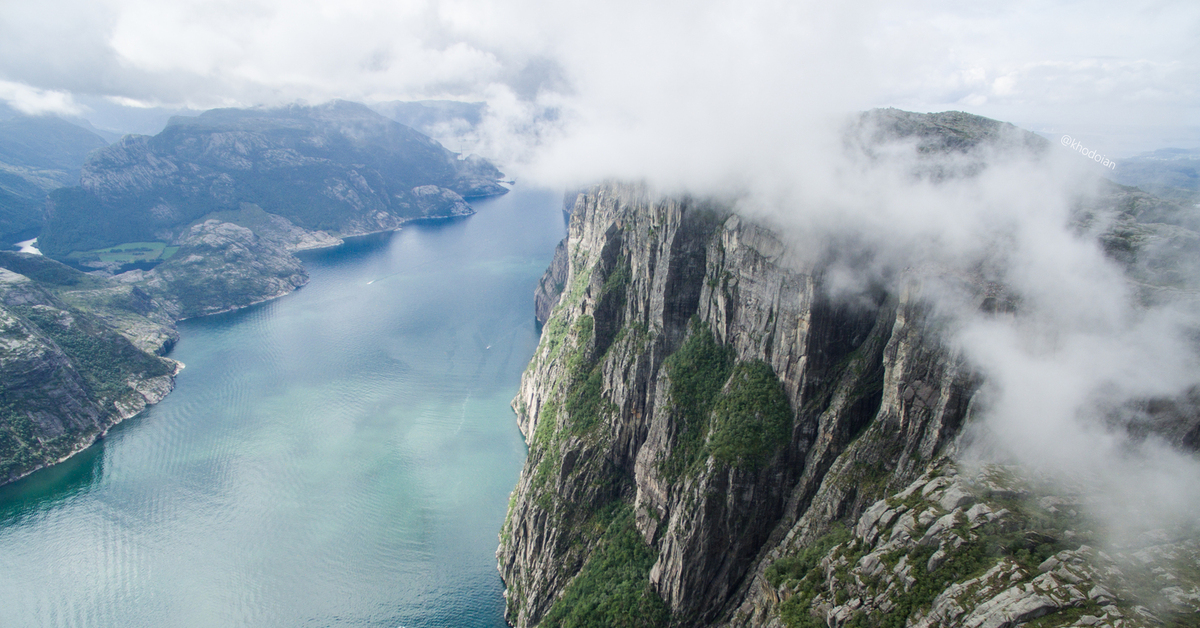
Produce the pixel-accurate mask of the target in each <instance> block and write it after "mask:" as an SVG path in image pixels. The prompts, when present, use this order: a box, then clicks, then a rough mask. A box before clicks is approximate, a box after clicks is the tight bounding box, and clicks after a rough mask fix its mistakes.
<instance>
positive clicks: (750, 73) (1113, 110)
mask: <svg viewBox="0 0 1200 628" xmlns="http://www.w3.org/2000/svg"><path fill="white" fill-rule="evenodd" d="M842 4H843V3H838V2H829V1H828V0H826V1H822V2H809V1H806V0H799V1H796V0H788V1H781V2H775V1H770V0H768V1H753V0H750V1H747V0H738V1H735V2H713V1H708V0H687V1H675V0H660V1H656V2H627V1H624V0H608V1H606V2H593V3H574V2H563V1H544V0H509V1H499V2H497V1H492V2H489V1H486V0H448V1H441V2H439V1H436V0H434V1H423V0H388V1H379V0H287V1H284V0H236V1H235V0H215V1H214V0H43V1H40V2H30V1H28V0H3V1H2V3H0V7H2V9H0V98H3V99H5V100H7V101H9V102H10V104H12V105H13V106H15V107H17V108H19V109H21V110H24V111H27V112H31V111H57V112H70V113H77V114H82V115H84V116H85V117H87V116H88V115H89V113H92V114H94V113H95V111H93V110H94V109H96V103H101V102H114V103H118V104H129V105H158V106H187V107H192V108H200V109H206V108H210V107H215V106H249V105H259V104H282V103H288V102H294V101H297V100H304V101H307V102H310V103H316V102H321V101H325V100H328V99H332V98H345V99H350V100H359V101H366V102H371V101H387V100H397V99H405V100H407V99H425V98H451V99H460V100H488V101H489V102H494V103H501V104H503V105H504V106H505V107H506V112H507V113H506V114H505V115H507V116H508V120H509V122H510V123H512V124H513V125H515V126H514V128H518V129H519V128H521V126H522V123H521V120H520V118H521V117H522V116H531V117H532V116H536V115H538V114H539V113H544V112H545V111H546V110H547V108H554V109H556V110H557V111H558V112H559V115H560V116H561V120H560V121H565V122H562V123H563V124H568V125H569V124H575V125H578V126H577V127H575V128H585V129H587V128H590V129H594V128H595V127H594V126H591V124H592V123H594V122H602V123H603V124H602V125H601V126H608V125H609V124H617V125H618V126H621V125H631V126H632V127H639V126H642V125H645V126H658V125H661V124H676V125H682V124H685V123H686V124H694V125H700V126H704V125H710V124H713V125H719V124H727V123H729V121H730V120H731V119H732V118H735V117H739V116H752V117H753V116H757V117H760V118H763V117H766V118H768V119H758V120H754V123H755V124H757V125H759V127H761V126H763V125H766V124H770V123H774V122H778V121H779V120H778V118H779V117H781V116H787V115H789V113H788V112H796V113H798V114H803V115H814V114H816V113H818V112H822V111H838V110H853V109H863V108H870V107H878V106H896V107H900V108H905V109H910V110H918V111H934V110H946V109H958V110H965V111H969V112H972V113H977V114H981V115H986V116H990V117H995V118H1000V119H1004V120H1008V121H1011V122H1014V123H1016V124H1018V125H1021V126H1023V127H1025V128H1029V129H1033V130H1037V131H1042V132H1046V133H1069V134H1072V135H1075V136H1077V137H1079V138H1081V139H1085V140H1087V141H1090V142H1092V143H1093V144H1096V146H1095V148H1097V149H1099V150H1105V151H1109V152H1112V153H1114V154H1115V153H1118V152H1130V151H1136V150H1144V149H1146V148H1154V147H1159V146H1165V145H1177V146H1186V147H1195V146H1200V130H1198V129H1200V93H1198V89H1197V88H1198V84H1200V78H1198V77H1200V2H1195V1H1194V0H1183V1H1178V2H1172V1H1161V2H1159V1H1137V0H1133V1H1130V0H1119V1H1104V0H1100V1H1092V0H1089V1H1086V2H1085V1H1078V2H1075V1H1059V2H1028V1H1023V0H1015V1H1013V0H1010V1H1006V2H1002V3H999V2H978V1H975V2H973V1H970V0H967V1H963V0H947V1H941V0H926V1H916V2H912V1H909V2H896V1H887V2H873V1H867V2H856V3H852V4H853V6H852V7H847V6H842ZM89 103H91V104H90V105H89Z"/></svg>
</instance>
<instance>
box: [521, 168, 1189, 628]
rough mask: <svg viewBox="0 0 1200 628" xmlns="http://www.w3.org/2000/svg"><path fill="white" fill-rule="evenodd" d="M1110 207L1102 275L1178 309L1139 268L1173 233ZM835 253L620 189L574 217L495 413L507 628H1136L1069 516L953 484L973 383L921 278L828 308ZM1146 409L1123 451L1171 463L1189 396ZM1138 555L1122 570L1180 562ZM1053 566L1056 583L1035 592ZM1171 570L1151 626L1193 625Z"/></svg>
mask: <svg viewBox="0 0 1200 628" xmlns="http://www.w3.org/2000/svg"><path fill="white" fill-rule="evenodd" d="M1115 193H1119V194H1118V195H1117V196H1118V197H1119V198H1117V197H1114V199H1110V201H1111V202H1107V205H1106V204H1105V203H1101V204H1100V207H1099V208H1098V209H1096V210H1095V211H1096V212H1099V213H1105V212H1107V213H1108V214H1109V215H1108V216H1107V218H1105V219H1104V220H1103V221H1100V222H1102V224H1104V225H1108V227H1107V230H1106V231H1104V232H1103V233H1098V234H1097V236H1098V237H1100V238H1101V240H1102V241H1103V242H1105V243H1106V244H1105V246H1106V247H1107V248H1108V249H1109V250H1110V254H1112V255H1114V257H1116V258H1117V259H1119V260H1122V261H1124V262H1125V263H1126V266H1127V268H1128V270H1129V272H1130V276H1131V277H1133V278H1134V279H1135V281H1136V282H1138V283H1136V285H1138V286H1141V287H1142V288H1143V289H1145V290H1149V291H1150V293H1148V294H1150V296H1147V297H1146V298H1147V299H1150V298H1152V296H1153V291H1154V290H1161V289H1166V288H1165V287H1164V286H1166V287H1172V289H1173V290H1175V293H1176V294H1178V291H1179V290H1180V289H1181V288H1180V287H1178V286H1180V285H1182V286H1183V287H1184V288H1187V287H1188V286H1190V284H1188V283H1186V280H1185V279H1179V278H1178V277H1176V275H1178V272H1176V270H1173V268H1174V267H1171V268H1168V267H1164V266H1163V265H1162V264H1158V263H1156V262H1155V260H1156V259H1159V258H1158V257H1155V256H1156V255H1160V254H1161V251H1160V250H1159V248H1158V247H1161V246H1163V245H1164V243H1166V245H1170V246H1173V247H1174V249H1171V250H1175V249H1178V248H1179V246H1184V247H1186V246H1190V243H1191V239H1190V236H1189V235H1188V234H1190V233H1191V232H1190V231H1187V230H1186V229H1183V228H1182V227H1179V226H1177V225H1171V224H1166V223H1155V224H1150V223H1140V222H1138V221H1137V220H1136V219H1135V218H1136V216H1135V214H1138V213H1139V212H1141V213H1146V212H1150V213H1153V212H1152V211H1151V209H1153V208H1154V207H1158V206H1157V205H1155V204H1153V203H1145V202H1143V203H1141V204H1140V205H1139V203H1138V201H1137V199H1138V198H1140V196H1138V194H1139V193H1138V192H1137V191H1136V190H1130V189H1119V190H1115ZM1138 207H1141V209H1140V210H1139V209H1138ZM1160 209H1161V208H1160ZM1114 212H1116V213H1115V214H1114ZM1160 213H1161V212H1160ZM1088 215H1089V214H1088V213H1087V212H1082V213H1081V215H1080V217H1079V221H1080V225H1081V226H1080V228H1081V229H1087V228H1088V227H1087V224H1088V219H1087V216H1088ZM1114 217H1115V218H1114ZM1093 218H1095V216H1093ZM1098 224H1099V223H1098ZM1181 229H1182V231H1180V230H1181ZM1160 232H1161V233H1167V234H1168V235H1169V236H1171V237H1170V238H1166V237H1157V236H1154V234H1158V233H1160ZM1131 234H1132V235H1131ZM1146 234H1151V235H1149V236H1147V235H1146ZM1172 238H1173V239H1172ZM1175 241H1181V242H1183V244H1182V245H1178V246H1176V245H1175V244H1173V242H1175ZM831 250H832V249H831ZM833 254H836V253H831V252H822V251H816V252H812V251H796V250H795V249H794V248H792V247H789V246H787V245H785V243H784V242H782V241H781V240H780V239H779V237H778V236H777V235H776V233H775V232H774V231H772V230H770V229H767V228H764V227H763V226H760V225H757V224H753V223H751V222H748V221H746V220H745V219H744V218H742V217H739V216H737V215H735V214H732V213H730V212H729V211H727V210H725V209H723V208H722V207H720V206H718V205H713V204H709V203H705V202H700V201H696V200H687V199H685V200H679V199H666V198H658V197H654V196H651V195H650V194H649V193H648V192H647V190H646V189H644V188H641V187H639V186H636V185H623V184H606V185H601V186H598V187H595V188H592V189H591V190H589V191H587V192H586V193H583V194H581V195H580V196H579V197H578V199H577V202H576V204H575V206H574V208H573V212H572V218H571V223H570V230H569V235H568V237H567V239H566V240H565V241H564V243H563V244H562V245H561V246H560V247H559V249H558V250H557V251H556V253H555V258H554V262H553V263H552V265H551V267H550V269H548V270H547V273H546V275H545V276H544V277H543V280H542V282H541V284H540V285H539V287H538V289H537V294H536V306H537V316H538V318H539V320H542V321H544V328H543V333H542V340H541V343H540V345H539V347H538V349H537V350H536V352H535V355H534V357H533V360H532V361H531V363H530V365H529V367H528V369H527V370H526V372H525V374H524V376H523V378H522V383H521V388H520V392H519V393H518V395H517V397H516V399H514V401H513V407H514V409H515V410H516V412H517V417H518V422H519V425H520V428H521V430H522V432H523V433H524V435H525V437H526V440H527V442H528V444H529V457H528V459H527V461H526V464H525V468H524V469H523V471H522V474H521V478H520V481H519V483H518V485H517V487H516V489H515V490H514V492H513V495H512V499H511V504H510V509H509V513H508V519H507V521H506V522H505V525H504V528H503V531H502V533H501V543H500V548H499V550H498V552H497V558H498V561H499V568H500V571H501V574H502V576H503V578H504V581H505V583H506V587H507V589H506V596H507V618H508V621H509V622H510V623H512V624H513V625H515V626H535V625H541V626H576V625H635V626H662V625H675V626H717V625H736V626H783V625H787V626H826V625H829V626H842V625H863V626H867V625H871V626H874V625H880V626H882V625H888V626H891V625H897V626H903V625H905V622H909V621H910V622H916V623H910V625H922V626H926V625H928V626H934V625H969V626H978V625H990V626H997V627H999V626H1011V625H1016V624H1019V623H1023V622H1026V621H1030V620H1032V619H1035V618H1038V617H1042V616H1046V615H1049V616H1051V617H1047V618H1046V619H1045V620H1044V621H1043V623H1044V624H1045V625H1048V626H1049V625H1053V626H1058V625H1062V626H1066V625H1074V624H1073V622H1075V621H1076V620H1077V619H1079V618H1080V617H1084V616H1087V617H1091V618H1094V619H1095V620H1096V621H1101V619H1105V618H1106V620H1108V621H1117V620H1118V619H1122V621H1125V622H1126V623H1128V624H1129V625H1140V624H1139V622H1145V621H1151V620H1150V619H1147V617H1151V616H1153V613H1151V611H1146V613H1151V614H1149V615H1148V614H1145V613H1142V612H1141V611H1138V610H1136V609H1137V608H1142V607H1141V606H1139V602H1137V600H1142V599H1147V598H1146V596H1145V595H1143V594H1140V593H1137V592H1136V591H1135V589H1137V586H1140V585H1134V584H1130V583H1129V582H1125V581H1123V580H1121V579H1120V578H1118V577H1116V576H1113V573H1114V572H1113V569H1117V568H1116V566H1115V565H1116V563H1114V562H1113V559H1112V557H1110V556H1108V555H1106V554H1103V552H1099V553H1098V552H1097V551H1095V550H1092V549H1090V548H1091V547H1094V546H1095V545H1096V544H1097V543H1098V542H1099V540H1098V538H1099V537H1098V535H1097V533H1096V532H1095V528H1094V525H1092V524H1089V523H1088V522H1085V521H1078V520H1072V519H1070V518H1069V517H1068V518H1065V519H1064V518H1062V517H1065V515H1062V514H1061V513H1060V515H1055V514H1054V513H1056V512H1059V510H1061V511H1062V512H1063V513H1065V512H1066V511H1067V510H1068V509H1067V508H1059V509H1058V510H1056V509H1055V508H1054V504H1059V505H1060V506H1061V505H1062V504H1063V503H1073V502H1071V501H1070V498H1068V499H1067V500H1066V501H1063V499H1064V498H1063V497H1062V496H1061V495H1056V494H1054V493H1052V492H1047V490H1048V489H1045V487H1042V488H1041V489H1037V490H1034V489H1030V488H1028V487H1021V488H1013V487H1011V486H1008V487H1005V486H1003V484H1004V482H1002V481H1000V480H998V479H997V478H999V477H1001V476H1003V477H1006V478H1010V479H1011V478H1012V477H1014V476H1013V472H1012V471H1011V470H1009V471H1005V470H995V469H992V470H983V471H978V472H976V471H972V472H971V473H972V474H973V475H971V474H965V473H964V475H963V476H962V477H961V478H957V476H958V470H957V468H956V467H955V465H954V463H953V462H952V460H953V459H954V457H955V452H956V450H957V447H958V444H957V439H958V436H959V435H960V434H961V433H962V430H961V427H962V426H963V425H964V423H965V422H966V421H968V420H969V418H970V408H971V407H972V400H973V398H974V395H975V392H976V391H977V390H978V389H979V388H980V385H981V381H980V378H979V377H978V376H977V375H976V374H975V373H974V372H972V370H971V369H970V368H969V367H968V366H967V364H966V363H965V361H964V360H963V359H962V358H961V357H960V356H959V355H957V354H956V353H955V351H953V350H952V349H951V348H950V347H949V345H948V344H947V339H946V337H945V336H944V334H945V333H946V332H945V330H946V329H947V324H946V321H943V320H940V319H939V318H938V316H937V314H936V310H935V309H934V307H933V306H932V305H931V302H930V301H929V300H928V299H926V298H925V297H924V296H923V295H924V294H925V292H924V290H925V288H923V285H922V279H920V278H919V277H918V276H916V275H911V276H902V277H900V278H899V279H898V280H897V281H895V282H892V283H891V284H890V285H891V286H892V287H891V288H890V289H885V288H884V287H878V288H874V289H868V290H866V291H865V292H864V293H862V294H858V295H856V296H854V297H853V298H846V297H839V298H835V297H833V296H831V295H830V290H829V289H828V285H829V282H830V281H831V279H830V277H829V273H828V269H829V268H830V264H831V262H830V259H828V256H829V255H833ZM922 272H923V273H925V274H924V275H922V276H923V277H924V278H925V279H924V280H926V281H927V280H929V278H930V277H931V275H930V274H929V273H931V272H935V271H931V270H930V269H923V270H922ZM936 278H937V281H938V282H940V283H941V284H942V285H943V287H944V286H945V285H946V284H948V283H954V284H955V285H957V288H958V289H957V292H958V293H960V294H961V295H965V297H966V298H967V300H968V303H967V307H973V308H974V309H976V310H978V312H979V313H978V316H980V317H989V316H1010V315H1011V312H1012V308H1013V307H1014V303H1015V300H1014V298H1013V297H1012V296H1011V295H1009V294H1008V293H1007V292H1006V291H1005V289H1004V288H1003V286H1000V285H998V284H996V283H994V282H991V281H987V280H985V279H984V277H983V276H981V275H977V274H974V273H972V272H962V271H956V272H951V271H944V272H941V273H938V274H937V277H936ZM1148 278H1149V279H1153V280H1154V281H1156V282H1158V283H1154V284H1151V283H1147V279H1148ZM897 286H898V287H897ZM972 300H973V303H972V302H971V301H972ZM1148 408H1149V409H1148V410H1147V411H1146V416H1147V417H1150V418H1148V419H1147V420H1146V423H1145V424H1137V425H1130V426H1129V429H1130V431H1131V432H1133V433H1136V432H1138V431H1139V430H1141V431H1142V432H1143V433H1145V432H1148V431H1153V432H1155V433H1156V434H1157V435H1158V436H1159V437H1161V438H1164V439H1166V440H1169V441H1171V442H1173V443H1175V444H1177V445H1182V446H1191V445H1189V443H1191V442H1192V441H1193V440H1194V439H1195V432H1196V429H1197V428H1196V421H1197V419H1196V416H1197V414H1198V413H1196V412H1195V411H1194V406H1193V404H1192V401H1190V398H1189V399H1178V400H1157V401H1150V402H1148ZM1189 439H1190V440H1189ZM947 478H950V479H947ZM956 478H957V479H956ZM1039 490H1040V491H1041V492H1039ZM914 495H917V496H918V497H919V499H918V497H914ZM920 500H924V501H920ZM1047 500H1049V501H1047ZM1055 500H1058V501H1055ZM918 502H920V503H918ZM972 506H977V507H976V508H974V509H973V510H972ZM1070 512H1071V517H1075V516H1076V512H1075V510H1070ZM905 513H908V514H907V515H905ZM901 515H904V517H902V516H901ZM905 517H907V518H905ZM909 519H911V521H909ZM939 522H940V523H939ZM897 526H900V527H897ZM939 526H940V527H939ZM1089 526H1090V527H1089ZM1030 535H1032V536H1030ZM1038 535H1041V536H1038ZM1184 538H1186V537H1184ZM1155 543H1157V544H1155ZM1155 543H1149V542H1148V543H1146V544H1143V546H1141V547H1139V548H1133V549H1131V550H1129V551H1130V555H1133V554H1136V553H1138V552H1141V554H1139V555H1155V556H1158V555H1162V556H1183V555H1187V556H1191V555H1193V554H1194V551H1195V547H1194V545H1195V544H1194V542H1191V541H1188V542H1182V543H1183V545H1179V546H1178V547H1176V546H1174V545H1171V543H1166V544H1165V545H1164V544H1163V542H1155ZM1147 552H1150V554H1147ZM1155 552H1157V554H1155ZM1188 552H1191V553H1188ZM902 556H903V557H907V558H905V559H904V560H903V561H902V562H900V563H898V562H897V561H899V560H900V558H901V557H902ZM1054 556H1057V557H1058V558H1057V560H1058V561H1059V562H1060V563H1063V564H1069V565H1070V567H1069V568H1064V569H1066V571H1065V572H1064V573H1061V574H1057V575H1053V574H1052V575H1047V573H1048V572H1049V571H1051V570H1053V567H1054V566H1053V565H1051V564H1050V563H1045V564H1046V565H1049V566H1048V567H1046V568H1044V569H1040V567H1041V566H1043V563H1044V562H1045V561H1047V560H1049V559H1050V558H1052V557H1054ZM617 557H623V559H620V560H618V558H617ZM1035 558H1036V560H1035ZM1171 560H1175V559H1173V558H1172V559H1171ZM918 562H919V563H920V564H919V565H917V563H918ZM1184 562H1186V561H1184ZM618 565H623V567H622V568H618V567H617V566H618ZM878 565H885V566H886V573H885V569H884V567H880V566H878ZM814 570H815V571H814ZM988 570H991V571H988ZM1117 570H1118V571H1119V569H1117ZM984 571H987V574H988V575H987V576H986V577H984V575H981V574H983V572H984ZM1194 571H1195V570H1194V569H1190V568H1187V567H1186V566H1185V567H1183V568H1181V570H1180V573H1179V575H1178V576H1176V575H1171V577H1172V578H1178V581H1179V582H1183V583H1187V584H1186V586H1183V588H1180V590H1179V591H1182V593H1179V592H1175V591H1174V589H1171V588H1170V587H1167V589H1163V591H1165V592H1154V593H1153V594H1151V595H1150V597H1152V598H1154V599H1156V600H1159V601H1160V602H1161V601H1162V600H1167V601H1168V602H1169V603H1168V602H1162V608H1161V609H1158V610H1155V611H1154V612H1156V613H1159V615H1165V616H1168V617H1174V616H1187V615H1188V613H1190V612H1192V610H1191V609H1195V608H1196V605H1195V604H1194V602H1196V601H1198V600H1200V588H1197V586H1196V585H1197V583H1196V582H1193V580H1195V578H1196V577H1197V576H1200V574H1197V573H1194ZM810 572H811V573H810ZM1056 573H1057V572H1056ZM1001 579H1003V582H1001ZM1164 582H1165V581H1164ZM955 587H957V588H955ZM1189 587H1191V588H1189ZM1093 589H1095V591H1093ZM951 591H953V593H952V594H951V593H950V592H951ZM1193 594H1195V596H1196V598H1195V599H1194V600H1193V599H1192V598H1191V597H1188V596H1192V595H1193ZM939 596H940V597H939ZM955 596H957V597H955ZM1189 600H1191V601H1189ZM989 609H990V610H989ZM992 611H994V612H992ZM1088 613H1090V615H1089V614H1088ZM888 617H891V618H892V619H886V618H888ZM980 618H987V622H985V623H983V624H981V623H979V622H980V621H983V620H982V619H980ZM997 618H999V619H997ZM885 619H886V621H885ZM589 621H594V622H599V623H588V622H589ZM1087 621H1092V620H1091V619H1089V620H1087ZM854 622H858V623H854ZM862 622H866V623H862ZM881 622H882V623H881ZM889 622H891V623H889ZM896 622H899V623H896ZM988 622H990V623H988ZM1085 625H1091V624H1087V623H1086V622H1085Z"/></svg>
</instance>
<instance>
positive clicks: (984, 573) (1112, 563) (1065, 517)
mask: <svg viewBox="0 0 1200 628" xmlns="http://www.w3.org/2000/svg"><path fill="white" fill-rule="evenodd" d="M1060 486H1061V485H1060ZM1084 512H1085V508H1084V506H1083V504H1082V502H1081V497H1080V495H1077V494H1063V493H1062V489H1061V487H1060V488H1051V487H1049V486H1048V485H1046V484H1045V483H1038V482H1034V481H1031V480H1030V479H1028V478H1023V477H1022V476H1021V472H1020V470H1019V469H1015V468H1011V467H1001V466H984V467H977V468H973V469H969V470H967V471H965V472H961V473H960V469H959V468H958V466H957V465H955V464H953V463H950V462H948V461H944V460H943V461H940V462H939V463H938V464H936V465H932V468H931V469H930V471H928V472H926V473H925V474H923V475H922V476H921V477H919V478H918V479H917V480H915V481H914V482H913V483H912V484H910V485H909V486H907V487H905V489H904V490H902V491H900V492H898V493H895V494H893V495H890V496H889V497H888V498H887V499H883V500H880V501H878V502H876V503H875V504H873V505H871V506H870V507H869V508H868V509H867V510H866V511H865V512H864V513H863V514H862V516H861V517H859V518H858V520H857V521H856V522H855V523H854V525H853V526H852V527H851V528H849V529H847V528H844V527H839V528H835V529H834V530H832V531H831V532H830V533H828V534H826V535H825V536H824V537H822V538H819V539H815V540H814V541H812V542H810V543H808V544H807V547H806V548H792V549H793V550H794V551H793V552H792V553H791V557H789V558H784V559H781V560H778V561H776V562H774V563H772V564H771V565H770V567H768V568H767V570H766V571H765V577H763V578H760V579H759V580H758V582H757V585H758V586H759V587H761V590H762V591H763V595H761V596H759V597H758V598H757V600H758V601H759V604H758V605H747V606H745V607H744V608H743V609H742V611H741V612H740V613H739V614H738V615H736V616H735V621H734V622H732V623H733V624H734V625H781V624H787V625H820V626H831V627H838V626H847V625H857V623H861V622H863V621H865V620H867V618H876V619H878V618H885V617H896V618H897V619H898V620H900V619H902V618H903V619H907V622H906V623H896V625H908V626H912V627H913V628H933V627H935V626H946V627H959V626H964V627H968V626H969V627H971V628H983V627H988V628H1009V627H1011V626H1016V625H1019V624H1024V623H1026V622H1029V621H1032V620H1035V619H1038V618H1044V619H1043V620H1042V621H1041V623H1040V625H1044V626H1097V625H1103V626H1131V627H1132V626H1156V625H1161V624H1162V623H1163V622H1164V621H1167V622H1170V621H1173V620H1178V619H1181V618H1184V617H1194V616H1195V614H1196V613H1198V612H1200V570H1197V569H1196V564H1197V562H1196V560H1197V558H1200V544H1197V542H1196V541H1195V539H1189V538H1186V537H1183V538H1182V539H1181V538H1180V537H1179V536H1178V535H1172V534H1168V533H1167V531H1164V530H1158V531H1154V532H1151V533H1148V534H1143V535H1141V536H1140V537H1138V538H1137V539H1134V540H1132V541H1131V542H1130V543H1128V544H1127V545H1126V546H1123V547H1121V548H1119V549H1118V550H1113V553H1112V554H1109V553H1107V552H1105V551H1103V550H1100V549H1098V548H1097V547H1096V546H1095V545H1096V543H1097V540H1098V535H1097V524H1098V522H1096V521H1093V520H1090V519H1089V518H1088V517H1087V515H1085V514H1084ZM1147 588H1149V589H1150V590H1149V591H1147V590H1145V589H1147ZM1141 601H1145V602H1146V603H1147V604H1148V605H1149V606H1144V605H1142V604H1141ZM776 604H778V606H776ZM775 612H778V614H779V616H778V617H775V616H774V614H775Z"/></svg>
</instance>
